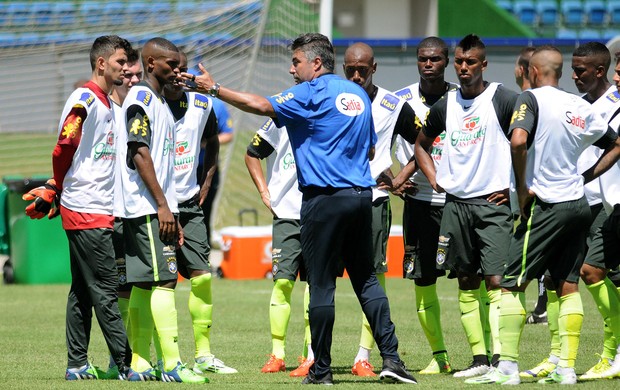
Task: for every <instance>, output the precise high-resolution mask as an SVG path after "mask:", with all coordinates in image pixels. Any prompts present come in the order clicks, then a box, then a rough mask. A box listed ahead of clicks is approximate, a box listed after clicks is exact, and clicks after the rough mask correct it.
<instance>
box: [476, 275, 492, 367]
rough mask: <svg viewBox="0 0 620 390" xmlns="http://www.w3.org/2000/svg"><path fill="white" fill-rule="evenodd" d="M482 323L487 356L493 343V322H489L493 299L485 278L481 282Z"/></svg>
mask: <svg viewBox="0 0 620 390" xmlns="http://www.w3.org/2000/svg"><path fill="white" fill-rule="evenodd" d="M479 290H480V323H481V324H482V331H483V332H484V345H485V347H486V351H487V353H486V354H487V356H491V355H492V353H491V343H492V335H493V334H492V332H491V324H490V322H489V318H490V317H489V311H490V307H491V300H490V298H489V294H488V292H487V286H486V282H485V281H484V279H482V281H481V282H480V288H479Z"/></svg>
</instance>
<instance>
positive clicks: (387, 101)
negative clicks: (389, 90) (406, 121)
mask: <svg viewBox="0 0 620 390" xmlns="http://www.w3.org/2000/svg"><path fill="white" fill-rule="evenodd" d="M397 105H398V98H397V97H396V96H392V95H385V96H384V97H383V99H381V103H380V106H381V107H385V108H387V109H388V110H389V111H394V110H396V106H397Z"/></svg>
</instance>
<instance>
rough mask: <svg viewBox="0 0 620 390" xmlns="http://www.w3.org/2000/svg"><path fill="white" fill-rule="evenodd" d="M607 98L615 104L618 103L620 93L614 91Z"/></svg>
mask: <svg viewBox="0 0 620 390" xmlns="http://www.w3.org/2000/svg"><path fill="white" fill-rule="evenodd" d="M606 97H607V99H608V100H610V101H612V102H614V103H618V101H620V92H618V91H613V92H612V93H610V94H608V95H607V96H606Z"/></svg>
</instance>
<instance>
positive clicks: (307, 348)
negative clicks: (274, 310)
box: [303, 283, 314, 359]
mask: <svg viewBox="0 0 620 390" xmlns="http://www.w3.org/2000/svg"><path fill="white" fill-rule="evenodd" d="M309 305H310V285H309V284H308V283H306V289H305V290H304V350H303V356H304V357H305V358H307V359H314V353H312V333H311V332H310V315H309V312H308V306H309Z"/></svg>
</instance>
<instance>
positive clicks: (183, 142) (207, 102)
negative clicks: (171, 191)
mask: <svg viewBox="0 0 620 390" xmlns="http://www.w3.org/2000/svg"><path fill="white" fill-rule="evenodd" d="M186 95H187V111H186V112H185V115H184V116H183V118H181V119H180V120H179V121H177V122H176V147H175V151H176V157H175V159H174V176H175V180H176V182H175V184H176V192H177V201H178V202H179V203H181V202H185V201H186V200H189V199H191V198H192V197H193V196H194V195H196V193H198V192H199V191H200V185H199V184H198V178H197V173H196V167H197V166H198V163H199V161H197V160H198V159H199V158H200V141H201V139H202V133H203V131H204V128H205V125H206V124H207V120H208V119H209V114H210V113H211V110H212V109H213V103H212V102H211V98H209V97H207V96H206V95H202V94H199V93H196V92H187V93H186Z"/></svg>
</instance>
